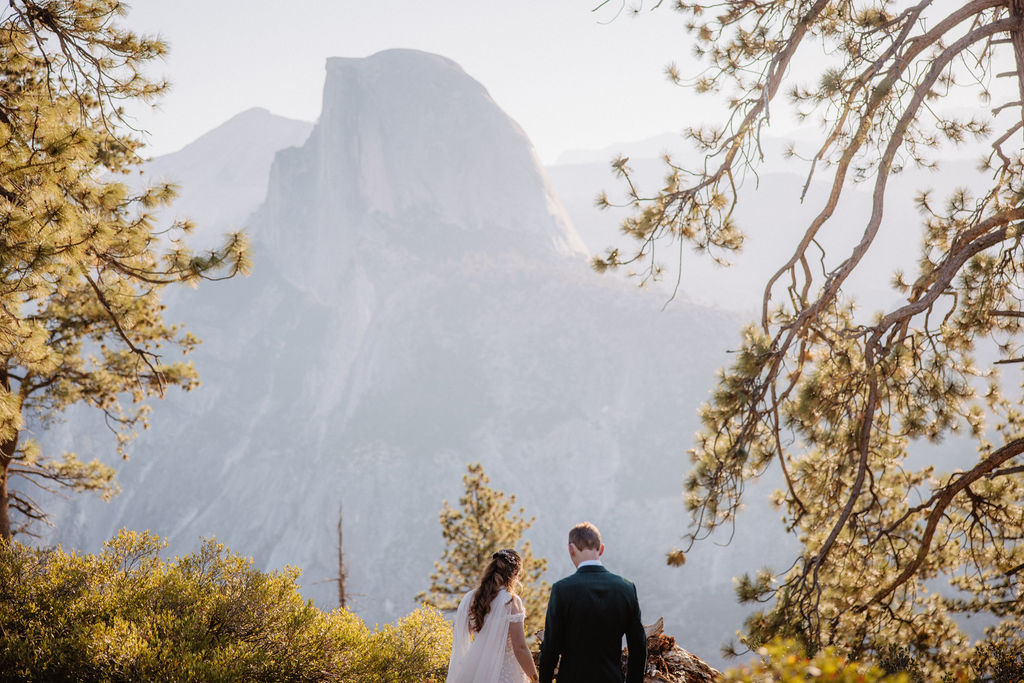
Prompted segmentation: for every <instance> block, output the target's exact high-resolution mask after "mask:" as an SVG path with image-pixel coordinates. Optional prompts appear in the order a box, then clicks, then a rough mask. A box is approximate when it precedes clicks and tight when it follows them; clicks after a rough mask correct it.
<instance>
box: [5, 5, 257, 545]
mask: <svg viewBox="0 0 1024 683" xmlns="http://www.w3.org/2000/svg"><path fill="white" fill-rule="evenodd" d="M5 4H6V5H7V6H6V7H4V9H3V10H2V11H0V543H3V542H4V541H5V540H8V539H10V538H11V537H12V535H13V534H14V533H15V532H19V531H29V525H30V524H31V523H32V522H33V521H38V520H44V521H45V520H46V517H47V515H46V511H45V510H44V509H42V507H41V506H40V504H38V503H37V501H36V500H35V499H34V498H33V496H32V492H33V491H35V490H36V489H35V488H34V487H28V486H14V485H12V482H20V483H26V482H31V483H32V484H34V485H36V486H39V487H41V488H43V489H60V488H67V489H71V490H73V491H95V492H97V493H99V494H100V495H101V496H104V497H109V496H111V495H113V494H114V493H116V491H117V485H116V483H115V482H114V480H113V474H114V473H113V470H112V468H111V467H109V466H107V465H105V464H102V463H101V462H100V461H99V460H98V459H94V460H92V461H91V462H88V463H86V462H83V461H82V460H80V459H79V457H78V455H76V454H75V453H63V454H61V455H59V456H56V455H52V454H49V453H44V452H42V450H41V449H40V446H39V443H38V442H36V441H35V440H33V439H31V438H27V435H26V425H27V424H32V425H35V426H42V427H44V428H45V427H46V426H47V425H50V424H52V422H53V421H54V420H57V419H59V418H60V417H61V415H62V413H63V412H64V411H65V410H66V409H67V408H68V407H70V406H73V405H85V406H88V407H90V408H94V409H95V410H96V411H98V413H99V414H101V415H102V417H103V418H104V419H105V420H106V423H107V425H108V426H109V428H110V429H111V431H112V432H113V433H114V439H115V441H116V450H117V452H118V453H119V454H121V455H122V456H123V457H127V452H126V447H127V444H128V442H129V441H130V440H131V438H132V437H133V436H134V435H135V433H136V431H137V429H139V428H145V426H146V415H147V412H148V410H149V406H148V405H147V403H146V400H147V399H148V398H150V397H153V396H162V395H163V393H164V391H165V389H166V388H167V387H169V386H178V387H180V388H182V389H185V390H188V389H191V388H192V387H194V386H196V383H197V377H196V373H195V370H194V369H193V367H192V365H191V363H186V362H183V361H182V360H181V359H180V358H176V357H172V358H169V359H165V357H164V356H163V355H162V354H163V353H164V349H165V348H170V349H171V350H172V351H175V352H177V353H181V354H184V353H188V352H189V351H191V350H192V349H193V348H194V347H195V345H196V344H197V343H198V340H197V339H196V338H195V337H194V336H192V335H191V334H189V333H188V332H187V331H185V330H183V329H182V328H181V327H180V326H178V325H174V324H169V323H166V322H165V321H164V320H163V305H162V304H161V301H160V295H161V292H162V290H163V288H164V287H165V286H167V285H168V284H171V283H175V282H186V283H189V284H192V285H195V284H196V283H197V282H198V281H199V280H201V279H204V278H212V277H213V276H215V275H216V276H218V277H221V276H222V277H228V276H231V275H233V274H235V273H238V272H244V271H246V270H247V269H248V261H247V257H246V242H245V239H244V237H243V236H241V235H232V236H230V237H229V238H228V239H227V241H226V244H225V245H224V247H223V248H221V249H219V250H214V251H208V252H204V253H201V254H199V253H192V252H191V251H190V250H189V249H188V248H187V247H186V246H185V244H184V243H183V242H182V239H183V236H184V235H185V234H187V233H188V232H189V231H190V230H191V227H192V226H191V225H190V224H189V223H188V222H181V223H177V224H174V225H170V226H164V227H162V228H158V227H157V226H156V225H155V224H154V218H153V215H152V211H153V210H154V209H155V208H157V207H159V206H161V205H164V204H166V203H167V202H169V201H170V200H171V199H172V198H173V196H174V190H173V187H172V186H169V185H160V186H155V187H151V188H148V189H143V190H139V191H133V190H130V189H129V188H128V187H127V186H126V185H125V184H124V183H123V182H121V180H122V179H123V177H124V176H125V175H126V174H128V173H130V172H132V171H134V170H136V169H137V167H138V165H139V164H140V163H141V161H142V159H141V158H140V157H139V155H138V153H137V152H138V150H139V148H140V147H141V142H140V141H139V140H138V139H137V138H136V137H134V135H133V131H132V130H131V129H130V127H129V126H128V125H127V124H126V123H125V121H124V119H123V114H122V110H121V108H120V103H121V102H123V101H126V100H142V101H150V100H151V99H152V98H154V97H156V96H157V95H159V94H160V93H161V92H162V91H163V90H164V89H165V87H166V84H164V83H162V82H154V81H152V80H150V79H148V78H146V77H145V76H144V75H143V73H144V69H145V66H146V64H147V63H148V62H150V61H151V60H153V59H155V58H157V57H160V56H161V55H163V54H164V52H165V46H164V44H163V43H161V42H160V41H159V40H155V39H150V38H145V37H140V36H138V35H136V34H134V33H132V32H131V31H129V30H126V29H124V28H123V27H121V25H120V24H119V21H120V20H121V19H122V18H123V16H124V14H125V12H126V8H125V6H124V5H123V4H122V3H121V2H119V1H118V0H39V1H33V0H11V2H9V3H5ZM177 353H176V354H175V356H177ZM12 512H13V513H14V522H13V523H12V515H11V513H12ZM18 515H20V521H19V517H18Z"/></svg>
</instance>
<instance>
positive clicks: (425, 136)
mask: <svg viewBox="0 0 1024 683" xmlns="http://www.w3.org/2000/svg"><path fill="white" fill-rule="evenodd" d="M323 99H324V104H323V111H322V114H321V116H320V119H319V121H318V122H317V124H316V125H315V127H314V128H313V129H312V131H310V132H309V133H308V137H307V136H306V135H305V134H304V131H303V130H302V127H301V126H298V125H292V123H293V122H287V121H286V120H281V119H278V118H275V117H263V119H262V120H261V121H258V122H256V124H255V127H254V128H252V129H246V130H244V131H243V132H238V130H236V129H232V128H229V127H228V126H227V125H226V126H224V127H222V128H223V129H218V130H217V131H214V132H212V133H210V134H209V135H208V136H204V139H201V140H205V142H204V145H205V144H210V145H211V147H210V149H220V150H229V149H237V148H238V146H239V145H241V144H243V143H244V141H245V140H250V139H258V140H266V141H270V140H279V141H281V142H282V144H284V145H299V146H286V147H284V148H283V149H280V151H278V152H277V154H276V156H275V157H274V160H273V163H272V166H271V168H270V170H269V174H268V176H266V177H267V178H268V180H267V187H266V193H265V200H264V201H263V203H262V205H260V206H259V207H258V208H257V206H256V203H255V202H253V204H251V205H249V206H248V207H246V202H247V201H250V197H251V193H248V192H235V191H234V190H232V189H231V188H235V187H236V185H235V183H236V180H237V179H236V178H235V177H234V176H232V175H231V174H230V173H228V172H225V173H224V174H211V173H210V170H211V167H212V166H211V165H213V164H218V163H221V162H223V163H224V164H225V168H228V167H230V166H231V163H230V155H229V156H228V157H218V158H210V159H209V160H208V163H203V161H202V154H201V153H198V152H197V163H194V164H190V165H187V166H184V165H183V166H179V167H176V168H172V169H171V170H177V171H178V172H179V173H180V174H181V175H180V176H179V177H178V178H177V180H178V181H179V182H180V183H181V184H182V187H183V188H184V192H185V193H188V194H187V195H186V196H191V197H192V199H191V200H190V201H192V202H193V203H192V204H191V205H190V206H191V207H192V208H193V210H194V211H195V216H194V217H195V219H196V220H197V221H199V222H203V221H204V220H206V219H207V215H204V214H206V213H207V212H209V215H210V216H215V218H214V219H211V221H212V222H216V221H227V222H232V223H233V222H234V221H235V220H236V219H235V218H230V219H228V218H226V217H230V216H237V215H240V214H242V213H245V211H246V209H247V208H248V209H249V210H253V209H255V212H254V213H252V215H250V216H249V218H248V219H247V220H246V221H245V223H246V224H247V225H248V226H249V233H250V235H251V238H252V242H253V259H254V262H255V268H254V273H253V275H252V276H251V277H249V278H245V279H241V278H236V279H234V280H231V281H227V282H222V283H207V284H205V285H204V286H202V287H200V288H199V290H198V291H195V292H193V291H190V290H185V289H181V290H176V291H175V292H174V293H173V294H172V295H171V296H169V297H168V298H167V303H168V311H167V317H168V319H170V320H181V321H183V322H185V323H186V325H187V326H188V327H189V329H191V330H192V331H194V332H195V333H196V334H197V335H198V336H199V337H201V338H203V339H204V340H205V342H204V344H203V345H202V347H201V348H200V349H199V350H198V351H197V352H196V353H195V354H194V356H195V357H194V360H195V364H196V366H197V368H198V370H199V372H200V375H201V378H202V380H203V386H202V387H200V388H199V389H197V390H196V391H194V392H193V393H192V394H190V395H184V396H182V395H177V394H176V395H171V396H169V397H168V398H167V399H165V400H164V401H162V402H159V403H157V404H156V405H155V406H154V412H153V416H152V420H151V422H152V429H151V430H149V431H148V432H147V433H145V434H143V435H142V436H141V437H140V438H139V440H138V441H137V442H136V444H135V446H134V449H133V454H134V455H133V459H132V460H131V461H130V462H128V463H125V464H123V465H121V466H120V475H119V480H120V481H121V483H122V486H123V488H124V492H123V493H122V494H121V495H120V496H119V497H118V498H116V499H115V500H114V501H113V502H112V503H110V504H104V503H102V502H99V501H96V500H93V499H90V498H85V497H79V498H75V499H73V500H71V501H69V502H67V503H65V504H62V507H60V512H59V514H58V518H57V519H56V522H57V531H56V533H55V534H54V536H53V537H52V538H51V539H49V540H51V541H61V542H63V543H65V544H66V545H71V546H74V547H77V548H81V549H85V550H95V549H97V548H98V547H99V545H100V544H101V543H102V541H103V540H104V539H106V538H109V537H110V536H111V535H112V534H113V533H114V532H115V531H116V530H117V529H118V528H120V527H122V526H129V527H132V528H137V529H146V528H148V529H152V530H153V531H154V532H156V533H158V534H160V535H163V536H166V537H168V538H169V540H170V542H171V548H172V551H173V552H178V553H180V552H186V551H188V550H191V549H193V548H195V547H196V546H197V545H198V542H199V538H200V537H203V536H211V535H213V536H216V537H217V538H218V539H219V540H221V541H223V542H225V543H227V544H228V545H229V546H230V547H232V548H233V549H235V550H237V551H239V552H241V553H243V554H247V555H252V556H253V557H254V559H255V561H256V563H257V564H258V565H259V566H261V567H265V568H276V567H281V566H283V565H286V564H291V565H297V566H299V567H301V568H302V569H303V571H304V574H303V585H304V588H303V590H304V593H305V594H306V595H307V596H309V597H311V598H313V599H314V600H315V601H316V602H317V603H318V604H319V605H320V606H322V607H331V606H333V605H334V604H336V603H335V596H336V592H335V587H334V585H333V584H332V583H331V582H330V580H331V579H332V577H336V576H337V566H336V557H337V549H336V524H337V521H338V510H339V507H343V510H344V524H345V556H346V558H348V560H347V562H348V567H347V569H348V583H347V585H348V588H349V590H350V593H351V595H350V599H351V601H352V603H353V604H354V605H355V607H356V608H357V611H359V613H360V614H361V615H362V616H363V617H364V618H366V619H367V620H368V621H370V622H374V621H377V622H382V621H386V620H391V619H394V618H396V617H398V616H400V615H401V614H403V613H405V612H406V611H408V610H409V609H410V608H411V607H412V606H413V597H414V596H415V595H416V593H418V592H419V591H420V590H422V589H424V588H426V586H427V583H428V575H429V573H430V571H431V570H432V566H433V562H434V561H435V560H436V559H437V558H438V557H439V556H440V552H441V548H442V540H441V536H440V527H439V524H438V521H437V516H438V512H439V510H440V507H441V503H442V500H444V499H448V500H451V501H454V500H455V499H457V497H458V496H459V494H460V492H461V476H462V474H463V473H464V471H465V465H466V464H467V463H469V462H475V461H480V462H482V463H483V465H484V467H485V469H486V471H487V472H488V474H489V475H490V476H491V479H492V484H493V485H495V486H496V487H498V488H501V489H503V490H506V491H507V492H509V493H514V494H515V495H516V496H517V498H518V501H519V503H520V504H522V505H523V506H525V507H526V509H527V512H528V514H530V515H535V516H536V517H537V522H536V524H535V526H534V528H533V529H532V530H531V532H530V533H529V538H530V539H531V540H532V542H533V544H534V547H535V550H536V551H537V552H538V553H539V554H540V555H542V556H546V557H547V558H548V559H549V561H550V575H549V578H550V579H556V578H558V577H559V576H561V575H564V574H567V573H568V572H569V571H570V570H571V564H570V563H569V560H568V558H567V556H566V553H565V534H566V532H567V530H568V529H569V527H570V526H571V525H572V524H573V523H575V522H577V521H580V520H583V519H589V520H591V521H593V522H594V523H596V524H597V525H598V526H599V527H600V528H601V529H602V532H603V533H604V535H605V542H606V545H607V547H608V551H607V553H606V555H605V560H606V564H608V565H609V566H610V568H612V569H613V570H614V571H618V572H621V573H623V574H625V575H626V576H629V577H631V578H634V579H635V580H636V582H637V587H638V592H639V595H640V599H641V606H642V609H643V610H644V616H645V619H646V620H647V621H653V620H654V619H656V618H657V617H658V616H665V617H666V626H667V630H668V632H670V633H672V634H673V635H676V636H677V637H678V638H679V639H680V641H681V642H682V643H683V644H684V645H685V646H686V647H687V648H688V649H691V650H693V651H695V652H697V653H698V654H699V655H701V656H702V657H705V658H707V659H709V660H711V661H717V651H718V646H719V645H720V644H721V643H722V642H723V641H724V640H726V639H728V638H730V637H731V636H732V635H733V633H734V632H735V630H736V628H737V627H738V626H739V623H740V621H741V619H742V614H743V610H741V609H740V608H739V607H738V606H736V605H735V601H734V599H733V596H732V576H734V575H735V574H736V573H739V572H740V571H743V570H752V569H756V568H758V567H760V566H761V565H763V564H765V563H771V562H772V561H773V559H775V560H779V561H781V560H782V558H783V557H785V553H784V550H785V547H784V543H780V541H779V538H780V537H781V530H780V529H779V528H778V525H777V524H774V522H773V521H772V517H773V516H771V515H768V516H766V517H765V519H764V520H762V521H760V522H759V523H758V526H757V528H749V527H748V528H742V527H741V528H740V529H739V530H738V534H737V538H736V539H735V540H734V541H733V544H732V545H731V546H729V547H727V548H721V547H717V546H714V545H712V544H706V545H705V546H702V547H701V548H699V549H698V550H697V551H695V552H694V553H693V554H692V556H691V558H690V561H689V562H688V563H687V565H686V567H684V568H683V569H670V568H667V567H666V566H665V565H664V553H665V552H666V551H667V550H668V549H670V548H671V547H672V546H673V545H674V544H675V543H677V540H678V537H679V536H680V535H681V533H682V532H683V531H684V529H685V526H686V516H685V512H684V509H683V505H682V500H681V488H682V477H683V474H684V472H685V470H686V469H687V462H686V458H685V456H684V455H683V452H684V450H685V448H686V447H687V446H688V445H689V444H690V442H691V438H692V434H693V432H694V431H695V430H696V429H697V426H698V425H697V421H696V410H697V407H698V405H699V404H700V403H701V402H702V401H703V400H705V398H706V396H707V394H708V392H709V390H710V388H711V386H712V384H713V381H714V371H715V369H716V368H718V367H720V366H721V365H723V364H725V363H727V362H728V355H727V349H728V348H730V346H732V345H734V344H735V343H736V340H737V338H738V327H739V322H740V319H739V318H737V317H736V316H734V315H733V314H730V313H727V312H724V311H722V310H719V309H714V308H708V307H701V306H697V305H693V304H688V303H685V302H682V301H677V302H675V303H674V304H673V305H671V306H669V307H668V308H665V310H662V309H663V305H664V303H665V297H664V296H663V295H662V294H660V293H656V292H649V291H642V290H638V289H637V288H636V287H634V286H632V285H630V284H627V283H625V282H622V281H621V280H619V279H616V278H610V277H601V276H598V275H596V274H594V273H593V272H592V271H591V270H590V268H589V267H588V265H587V258H586V255H587V250H586V248H585V247H584V243H583V241H582V240H581V239H580V237H579V235H578V234H577V233H576V230H575V229H574V227H573V226H572V224H571V222H570V221H569V219H568V218H567V217H566V214H565V212H564V210H563V209H562V207H561V204H560V202H559V200H558V199H557V197H556V194H555V192H554V190H553V189H552V187H551V184H550V182H549V181H548V178H547V175H546V173H545V171H544V170H543V169H542V168H541V167H540V165H539V164H538V162H537V160H536V155H535V154H534V152H533V149H532V146H531V145H530V143H529V140H528V139H527V137H526V135H525V134H524V133H523V131H522V130H521V129H520V128H519V127H518V125H516V124H515V123H514V122H513V121H512V120H511V119H509V118H508V117H507V116H506V115H505V114H504V113H503V112H502V111H501V110H500V108H499V107H498V106H497V105H496V104H495V103H494V102H493V100H491V98H490V96H489V95H488V94H487V91H486V90H485V89H484V88H483V86H481V85H480V84H479V83H477V82H476V81H474V80H473V79H472V78H470V77H469V76H468V75H466V74H465V73H464V72H463V71H462V70H461V68H459V67H458V65H456V64H455V63H453V62H451V61H450V60H447V59H444V58H442V57H438V56H436V55H430V54H426V53H422V52H416V51H411V50H390V51H387V52H383V53H379V54H377V55H374V56H371V57H368V58H365V59H331V60H329V61H328V64H327V77H326V81H325V85H324V98H323ZM197 144H198V142H197ZM190 149H191V150H192V151H196V150H197V149H199V148H192V146H190V147H189V148H186V149H185V150H182V152H181V153H180V154H184V153H185V152H187V151H189V150H190ZM161 161H162V160H161V159H157V160H154V162H153V164H154V166H155V167H159V164H160V163H161ZM250 170H253V177H255V175H257V174H256V173H255V170H257V169H255V168H253V169H250ZM241 172H242V171H241V170H240V171H239V173H241ZM253 182H255V180H254V181H253ZM246 185H247V186H251V183H249V181H246ZM108 436H109V435H108V434H106V433H105V432H104V427H103V425H102V424H101V423H97V421H96V420H95V418H94V416H90V415H88V414H84V413H80V412H79V413H74V414H72V415H70V416H69V419H68V421H67V422H66V423H65V424H64V425H62V426H60V427H58V428H56V429H53V430H51V431H49V432H48V433H47V435H46V436H45V439H44V441H45V443H46V445H47V446H48V447H51V448H56V449H60V448H71V447H73V448H75V449H77V450H78V451H79V452H81V453H82V454H83V455H90V454H91V453H92V452H94V451H99V452H102V451H104V449H106V450H112V449H110V448H106V446H105V443H106V442H105V439H107V438H108Z"/></svg>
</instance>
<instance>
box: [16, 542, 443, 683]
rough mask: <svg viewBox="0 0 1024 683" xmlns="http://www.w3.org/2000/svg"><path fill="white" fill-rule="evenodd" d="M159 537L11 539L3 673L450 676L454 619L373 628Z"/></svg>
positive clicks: (417, 615)
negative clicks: (95, 544)
mask: <svg viewBox="0 0 1024 683" xmlns="http://www.w3.org/2000/svg"><path fill="white" fill-rule="evenodd" d="M164 546H165V544H164V543H163V542H162V541H161V540H160V539H159V538H157V537H155V536H153V535H151V534H149V533H144V534H140V533H135V532H129V531H122V532H121V533H120V534H119V535H118V536H116V537H115V538H113V539H111V540H110V541H108V542H107V544H106V546H105V547H104V550H103V552H102V553H100V554H98V555H75V554H69V553H65V552H63V551H62V550H60V549H56V550H39V549H33V548H29V547H27V546H24V545H22V544H20V543H18V542H17V541H13V542H12V543H11V544H10V546H9V547H7V548H0V671H2V672H3V674H2V678H3V679H4V680H5V681H58V680H63V681H70V680H81V681H98V680H103V681H126V682H127V681H254V680H260V681H341V682H351V683H379V682H391V683H414V682H415V683H420V682H429V681H443V680H444V677H445V671H446V669H447V666H448V655H449V653H450V651H451V627H450V625H449V624H448V622H447V621H446V620H445V619H444V617H442V616H441V614H440V613H439V612H437V611H436V610H433V609H431V608H429V607H423V608H420V609H418V610H416V611H415V612H413V613H411V614H409V615H408V616H406V617H404V618H403V619H400V620H399V621H398V622H397V623H395V624H394V625H387V626H384V627H382V628H378V629H375V630H373V631H371V630H370V629H368V628H367V627H366V625H365V624H364V623H363V622H362V620H360V619H359V617H357V616H356V615H355V614H353V613H351V612H349V611H347V610H344V609H337V610H335V611H333V612H329V613H325V612H322V611H321V610H319V609H317V608H316V607H314V606H313V605H312V603H310V602H307V601H305V600H303V599H302V596H301V595H299V591H298V586H297V585H296V583H295V581H296V579H297V578H298V574H299V572H298V570H296V569H290V568H289V569H285V570H283V571H280V572H269V573H268V572H261V571H257V570H256V569H254V568H253V565H252V561H251V560H248V559H245V558H242V557H239V556H238V555H235V554H233V553H231V552H230V551H228V550H227V549H226V548H224V546H222V545H220V544H218V543H215V542H213V541H207V542H205V543H204V544H203V546H202V548H200V550H198V551H196V552H195V553H192V554H190V555H186V556H184V557H181V558H177V559H175V560H173V561H167V560H163V559H161V558H160V556H159V554H160V551H161V550H162V549H163V548H164Z"/></svg>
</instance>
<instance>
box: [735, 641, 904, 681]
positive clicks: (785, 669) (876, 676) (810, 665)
mask: <svg viewBox="0 0 1024 683" xmlns="http://www.w3.org/2000/svg"><path fill="white" fill-rule="evenodd" d="M757 654H758V655H759V656H760V660H759V661H756V662H753V663H750V664H747V665H745V666H741V667H739V668H735V669H730V670H729V671H726V672H725V674H724V675H723V677H722V681H723V683H798V682H803V681H823V682H824V681H828V682H829V683H880V682H882V681H884V683H908V679H907V677H906V675H905V674H895V675H888V674H886V673H885V672H883V671H882V670H881V669H879V668H878V667H876V666H872V665H868V664H862V663H858V662H849V661H847V660H846V659H845V658H844V657H841V656H839V655H838V654H836V652H835V651H833V650H832V649H831V648H826V649H824V650H822V651H821V652H819V653H818V654H816V655H815V656H814V657H807V656H805V655H804V654H803V652H802V650H801V649H800V647H799V646H797V645H796V643H795V642H793V641H772V642H771V643H769V644H767V645H765V646H764V647H761V648H759V649H758V651H757Z"/></svg>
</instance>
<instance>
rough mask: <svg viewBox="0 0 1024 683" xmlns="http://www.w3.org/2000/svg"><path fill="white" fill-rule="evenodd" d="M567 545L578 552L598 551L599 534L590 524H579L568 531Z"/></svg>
mask: <svg viewBox="0 0 1024 683" xmlns="http://www.w3.org/2000/svg"><path fill="white" fill-rule="evenodd" d="M569 543H572V544H573V545H574V546H576V547H577V548H579V549H580V550H600V549H601V532H600V531H598V530H597V527H596V526H594V525H593V524H591V523H590V522H580V523H579V524H577V525H576V526H574V527H573V528H572V529H571V530H570V531H569Z"/></svg>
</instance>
